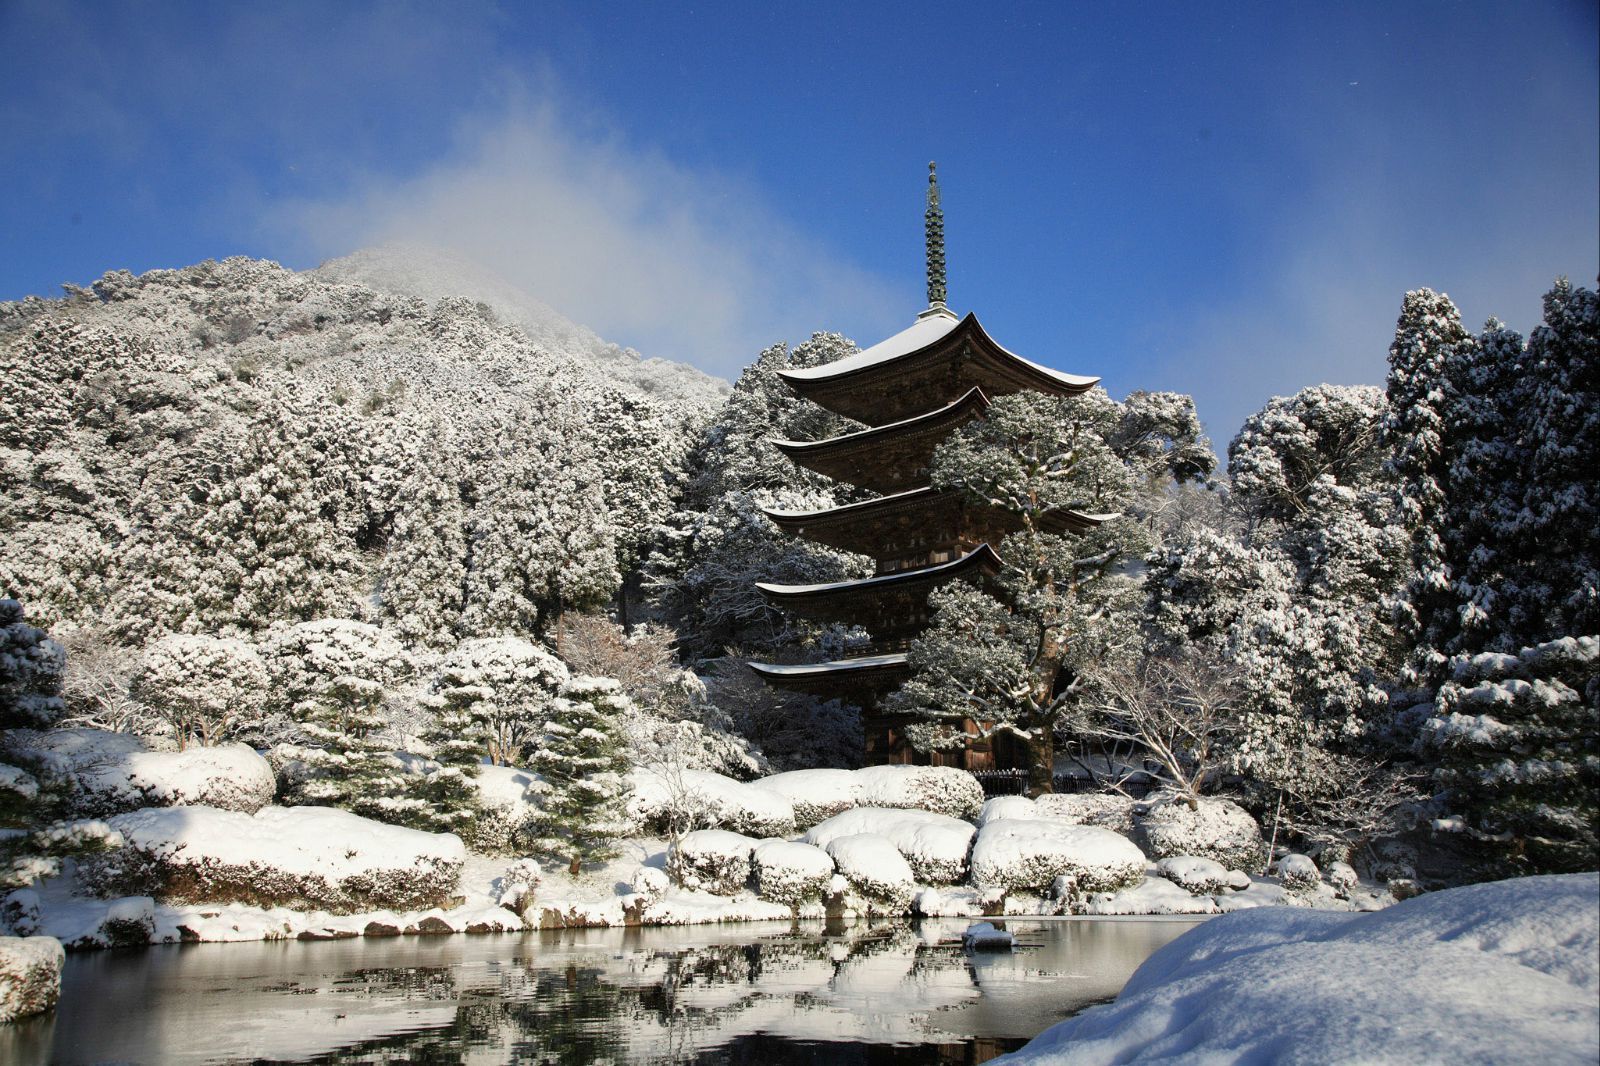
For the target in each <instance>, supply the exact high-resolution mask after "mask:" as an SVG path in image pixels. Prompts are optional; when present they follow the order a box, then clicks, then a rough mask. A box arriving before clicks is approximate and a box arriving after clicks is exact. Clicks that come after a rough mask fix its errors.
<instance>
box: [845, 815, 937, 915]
mask: <svg viewBox="0 0 1600 1066" xmlns="http://www.w3.org/2000/svg"><path fill="white" fill-rule="evenodd" d="M827 852H828V855H829V857H831V858H832V859H833V861H834V865H836V866H837V867H838V868H839V873H840V875H842V876H843V877H844V879H845V880H846V881H848V882H849V883H850V886H851V887H852V888H854V889H855V890H856V891H857V892H859V893H861V895H862V896H864V897H866V899H867V900H868V901H869V902H871V903H876V904H879V905H881V906H882V907H884V908H885V909H886V912H887V913H890V914H902V913H904V912H905V909H906V908H907V907H909V906H910V905H911V897H912V895H913V894H914V893H915V891H916V887H917V885H916V878H915V877H914V876H913V875H912V873H911V867H910V866H909V865H908V864H907V863H906V860H905V859H904V858H903V857H901V855H900V850H899V849H898V848H896V847H895V846H894V843H893V842H892V841H890V840H889V838H887V837H882V836H878V835H877V834H876V833H857V834H855V835H853V836H842V837H835V838H834V839H833V840H831V841H829V842H828V847H827Z"/></svg>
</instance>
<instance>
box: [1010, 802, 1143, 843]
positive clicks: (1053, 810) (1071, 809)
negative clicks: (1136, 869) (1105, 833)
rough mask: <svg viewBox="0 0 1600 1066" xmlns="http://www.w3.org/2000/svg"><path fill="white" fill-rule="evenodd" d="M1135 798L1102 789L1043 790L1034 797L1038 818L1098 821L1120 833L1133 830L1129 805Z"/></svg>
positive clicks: (1131, 805) (1102, 826)
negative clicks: (1041, 794)
mask: <svg viewBox="0 0 1600 1066" xmlns="http://www.w3.org/2000/svg"><path fill="white" fill-rule="evenodd" d="M1136 802H1137V801H1135V800H1133V799H1132V798H1130V797H1128V796H1120V795H1116V794H1113V793H1106V792H1047V793H1045V794H1044V795H1043V796H1040V797H1039V798H1038V799H1037V800H1035V801H1034V803H1035V805H1036V806H1037V807H1038V809H1039V815H1038V816H1039V817H1040V818H1054V819H1055V820H1057V821H1060V822H1067V823H1069V824H1071V825H1098V826H1100V827H1101V828H1102V829H1111V830H1115V831H1116V832H1118V833H1121V834H1123V835H1124V836H1129V835H1131V834H1132V833H1133V808H1134V805H1135V803H1136Z"/></svg>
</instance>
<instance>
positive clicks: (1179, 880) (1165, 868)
mask: <svg viewBox="0 0 1600 1066" xmlns="http://www.w3.org/2000/svg"><path fill="white" fill-rule="evenodd" d="M1156 872H1158V873H1159V874H1161V876H1162V877H1165V878H1166V879H1167V880H1168V881H1171V882H1172V883H1173V884H1175V885H1177V886H1178V887H1179V888H1181V889H1183V890H1184V891H1185V892H1192V893H1195V894H1196V895H1205V896H1214V895H1216V894H1217V893H1218V892H1226V891H1228V889H1230V888H1232V887H1233V884H1234V882H1233V881H1232V880H1230V879H1229V877H1228V873H1229V871H1228V868H1227V867H1225V866H1223V865H1222V864H1221V863H1220V862H1217V861H1216V860H1214V859H1202V858H1198V857H1196V856H1194V855H1171V856H1168V857H1167V858H1165V859H1162V860H1161V861H1160V862H1158V863H1156ZM1246 883H1248V879H1246Z"/></svg>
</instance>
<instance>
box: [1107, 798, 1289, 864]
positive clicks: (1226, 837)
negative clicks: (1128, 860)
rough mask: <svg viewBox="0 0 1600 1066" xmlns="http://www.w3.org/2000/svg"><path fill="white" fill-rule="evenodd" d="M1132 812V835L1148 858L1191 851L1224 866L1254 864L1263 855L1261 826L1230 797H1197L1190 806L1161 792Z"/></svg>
mask: <svg viewBox="0 0 1600 1066" xmlns="http://www.w3.org/2000/svg"><path fill="white" fill-rule="evenodd" d="M1135 818H1136V823H1135V827H1134V828H1135V839H1136V840H1138V841H1139V842H1140V844H1141V845H1142V846H1143V847H1144V849H1145V852H1146V854H1148V855H1149V856H1150V857H1151V858H1152V859H1164V858H1166V857H1168V856H1169V855H1193V856H1195V857H1197V858H1202V859H1214V860H1216V861H1217V862H1220V863H1221V864H1222V865H1224V866H1226V867H1227V868H1228V869H1230V870H1259V869H1260V868H1261V861H1262V859H1263V858H1264V857H1265V856H1266V851H1267V849H1266V844H1265V843H1264V842H1263V841H1262V839H1261V826H1259V825H1257V824H1256V820H1255V818H1254V817H1252V816H1251V814H1250V812H1249V811H1247V810H1245V809H1244V808H1243V807H1241V806H1239V805H1238V804H1237V803H1234V802H1233V801H1232V800H1225V799H1214V798H1207V799H1202V800H1200V806H1199V809H1197V810H1191V809H1190V807H1189V804H1188V803H1187V802H1185V801H1184V800H1182V799H1181V798H1179V797H1177V796H1174V795H1170V794H1167V795H1162V796H1159V797H1157V798H1155V799H1153V800H1152V801H1150V802H1149V803H1146V804H1143V805H1141V807H1140V808H1139V809H1138V811H1137V813H1136V815H1135Z"/></svg>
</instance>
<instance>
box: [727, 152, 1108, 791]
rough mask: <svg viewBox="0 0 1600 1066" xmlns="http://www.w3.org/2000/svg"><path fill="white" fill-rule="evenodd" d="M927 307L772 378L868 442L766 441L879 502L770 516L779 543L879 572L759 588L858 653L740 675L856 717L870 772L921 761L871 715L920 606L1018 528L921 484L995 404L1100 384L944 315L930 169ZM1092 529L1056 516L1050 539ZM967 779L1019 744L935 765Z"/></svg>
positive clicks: (1019, 762)
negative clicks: (866, 343) (865, 640)
mask: <svg viewBox="0 0 1600 1066" xmlns="http://www.w3.org/2000/svg"><path fill="white" fill-rule="evenodd" d="M925 220H926V227H927V254H928V308H927V310H925V311H923V312H922V313H921V314H919V315H917V320H916V322H915V323H913V324H912V326H911V327H910V328H909V329H906V330H903V331H902V332H900V333H897V334H895V335H894V336H892V337H890V338H889V339H888V340H886V341H883V342H881V343H879V344H875V345H873V346H872V347H871V348H868V349H867V350H866V351H863V352H861V353H859V354H857V355H853V356H850V357H848V358H845V359H840V360H838V361H837V362H833V363H828V364H826V365H824V366H819V367H813V368H809V369H802V370H783V371H779V376H781V377H782V378H783V379H784V380H785V381H786V382H787V383H788V384H789V387H790V388H792V389H794V391H795V392H797V393H799V394H800V395H801V396H804V397H806V398H807V399H809V400H812V401H815V402H816V403H819V404H821V405H822V406H823V407H826V408H827V409H828V410H830V411H833V412H835V413H837V414H840V415H843V416H845V417H846V418H852V419H855V420H856V421H858V422H863V423H865V424H866V425H867V426H868V427H870V428H867V429H863V430H860V431H858V432H854V433H846V434H843V435H841V436H837V437H831V438H829V439H827V440H820V441H774V442H773V443H774V444H775V445H776V446H777V447H778V448H779V449H780V450H781V451H783V453H784V454H785V455H788V456H789V457H790V458H791V459H793V460H794V461H795V462H796V463H799V464H800V465H801V466H804V467H806V468H807V469H810V470H815V471H816V472H817V473H819V474H823V475H826V476H828V477H831V478H834V479H835V480H838V481H845V482H848V483H850V484H851V485H854V486H856V487H858V488H861V489H866V490H868V491H870V492H876V493H879V494H880V495H879V496H877V497H876V498H875V499H870V500H866V501H864V502H861V503H852V504H846V505H844V506H842V507H834V508H830V509H828V510H824V511H807V512H796V511H770V510H769V511H767V512H766V514H767V517H768V518H770V519H772V521H773V522H775V523H777V525H778V526H779V527H780V528H782V529H785V530H788V531H790V532H792V533H798V534H800V535H801V536H804V537H807V538H809V539H811V540H814V541H817V542H818V543H821V544H827V545H830V546H832V547H835V548H840V549H843V550H845V551H851V552H859V553H861V554H863V555H868V556H871V557H872V558H874V559H875V560H877V573H876V574H875V575H874V576H872V577H869V578H863V579H860V580H855V581H838V582H833V583H830V584H823V585H772V584H758V585H757V586H756V587H757V588H758V589H760V591H761V593H762V595H764V596H765V597H766V598H767V599H768V601H769V602H771V603H773V604H775V605H777V606H779V607H782V608H784V609H785V610H788V611H790V612H792V613H794V614H797V615H800V616H802V617H806V618H814V619H817V620H819V621H832V622H843V623H846V624H852V625H859V626H861V627H862V628H863V629H865V630H866V631H867V633H868V634H869V635H870V636H871V644H870V646H869V647H868V648H867V649H866V653H865V654H862V655H858V656H854V657H851V658H848V659H839V660H837V661H835V662H826V663H813V664H807V665H784V664H777V663H756V662H753V663H751V664H750V667H751V669H753V670H754V671H755V672H756V673H757V674H759V675H761V677H763V678H765V679H766V681H767V682H768V683H769V684H772V685H774V686H777V687H779V688H784V689H792V690H797V691H801V692H809V693H814V694H816V695H819V696H823V697H828V698H838V699H842V700H845V701H846V702H849V703H853V704H856V705H857V706H859V707H861V709H862V715H863V724H864V726H865V731H866V747H867V761H868V762H869V763H882V762H912V761H928V759H929V757H927V756H922V755H919V754H918V753H916V752H914V751H912V749H911V747H910V745H909V744H907V743H906V741H905V739H904V737H903V736H902V733H901V729H902V727H903V725H904V722H903V721H900V720H898V719H897V718H895V717H894V716H890V715H885V714H882V713H880V712H879V704H880V701H881V700H882V698H883V696H884V695H886V694H887V693H889V692H890V691H892V690H893V689H895V688H897V687H898V686H899V685H900V683H901V682H902V681H903V680H905V678H906V676H907V675H908V674H909V672H910V668H909V667H908V666H907V663H906V650H907V648H908V647H909V646H910V644H911V641H912V640H913V639H914V638H915V637H916V636H917V634H918V633H920V632H921V631H922V630H923V628H925V627H926V626H927V624H928V593H929V592H931V591H932V590H933V589H935V588H937V587H938V586H939V585H941V584H943V583H944V582H946V581H951V580H955V579H958V578H966V579H969V580H971V579H981V578H982V577H983V576H984V575H989V574H993V573H995V572H996V571H997V570H998V569H999V566H1000V558H999V556H998V555H996V554H995V550H994V548H993V547H992V545H997V544H999V543H1000V540H1001V538H1002V537H1004V536H1005V535H1006V534H1008V533H1011V532H1014V531H1015V530H1016V529H1018V528H1019V527H1020V523H1019V522H1018V521H1017V520H1016V519H1015V518H1014V517H1013V516H1011V515H1008V514H1004V513H1001V512H998V511H995V510H993V509H990V508H987V507H981V506H978V505H975V504H973V503H971V502H969V501H967V500H965V499H963V498H962V497H961V496H960V495H959V494H957V493H954V492H945V491H939V490H936V489H934V488H932V487H931V486H930V485H929V482H928V464H929V460H930V459H931V458H932V455H933V450H934V448H935V446H937V445H938V443H939V442H940V441H942V440H944V439H945V437H947V436H949V435H950V434H951V433H953V432H954V431H955V430H956V429H958V428H959V427H960V426H962V425H963V424H965V423H966V422H969V421H971V420H972V419H975V418H982V417H983V413H984V409H985V408H987V407H988V406H989V401H990V399H991V398H993V397H996V396H1003V395H1006V394H1007V393H1013V392H1021V391H1023V390H1024V389H1032V390H1034V391H1035V392H1042V393H1048V394H1050V395H1054V396H1065V395H1071V394H1073V393H1080V392H1084V391H1086V390H1088V389H1090V388H1092V387H1093V386H1094V385H1095V383H1096V382H1098V381H1099V380H1100V379H1099V378H1095V377H1082V376H1080V375H1077V374H1063V373H1060V372H1058V371H1055V370H1051V369H1049V368H1048V367H1043V366H1040V365H1039V364H1037V363H1033V362H1030V361H1028V360H1026V359H1023V358H1022V357H1020V356H1017V355H1013V354H1012V353H1011V352H1008V351H1006V350H1005V349H1004V348H1002V347H1000V345H998V344H996V343H995V342H994V341H993V340H991V339H990V337H989V335H988V334H987V333H986V332H984V329H983V327H982V326H981V325H979V324H978V319H977V317H976V316H974V315H971V314H968V315H967V316H966V317H965V318H958V317H957V316H956V315H955V314H954V313H953V312H951V311H950V309H949V308H948V307H946V306H945V272H944V214H943V212H942V211H941V209H940V207H939V185H938V180H937V175H936V173H935V171H934V165H933V164H932V163H929V164H928V209H927V213H926V215H925ZM1095 521H1096V519H1094V518H1092V517H1090V516H1087V515H1078V514H1073V513H1060V512H1058V513H1057V515H1056V516H1055V519H1054V523H1053V524H1054V525H1055V526H1056V527H1057V528H1056V530H1055V531H1057V532H1068V531H1072V530H1081V529H1085V528H1088V527H1089V526H1090V525H1093V524H1094V523H1095ZM931 760H932V761H934V762H938V763H944V764H950V765H956V766H962V767H964V768H966V769H969V770H1004V769H1013V768H1021V767H1025V766H1026V765H1027V752H1026V749H1025V747H1024V746H1023V745H1021V744H1020V743H1017V742H1015V741H1013V740H1011V738H1009V737H1007V736H1003V735H1002V736H997V737H996V738H994V740H993V741H989V740H984V741H975V742H974V743H973V744H972V745H971V746H970V747H969V748H968V749H967V750H966V751H964V752H955V753H948V754H938V755H934V756H932V757H931Z"/></svg>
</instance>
